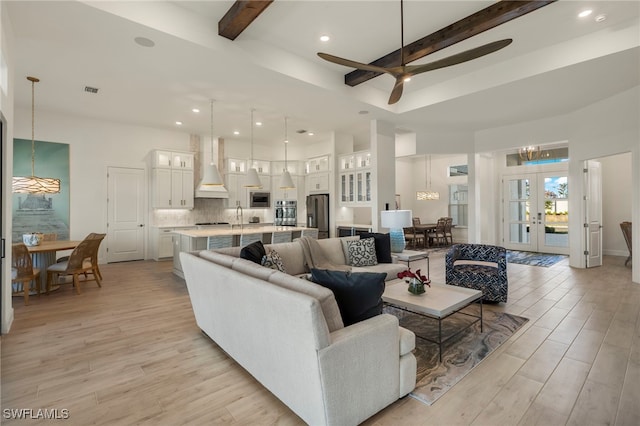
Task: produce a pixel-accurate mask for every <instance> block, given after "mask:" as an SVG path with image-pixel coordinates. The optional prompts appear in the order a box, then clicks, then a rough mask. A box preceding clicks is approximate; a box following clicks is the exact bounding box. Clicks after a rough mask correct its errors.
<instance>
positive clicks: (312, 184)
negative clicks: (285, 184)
mask: <svg viewBox="0 0 640 426" xmlns="http://www.w3.org/2000/svg"><path fill="white" fill-rule="evenodd" d="M329 175H330V174H329V172H324V173H311V174H309V175H307V177H306V181H307V193H309V194H314V193H325V192H327V191H329Z"/></svg>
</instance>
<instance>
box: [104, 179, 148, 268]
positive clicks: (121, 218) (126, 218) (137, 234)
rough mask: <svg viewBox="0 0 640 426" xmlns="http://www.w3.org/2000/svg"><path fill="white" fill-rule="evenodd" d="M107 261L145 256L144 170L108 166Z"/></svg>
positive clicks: (142, 257) (121, 260) (127, 259)
mask: <svg viewBox="0 0 640 426" xmlns="http://www.w3.org/2000/svg"><path fill="white" fill-rule="evenodd" d="M107 193H108V197H109V198H108V200H107V210H108V214H107V220H108V223H107V229H108V231H107V240H106V241H107V262H109V263H110V262H124V261H129V260H141V259H144V219H143V218H144V194H145V186H144V170H143V169H128V168H120V167H109V168H108V173H107Z"/></svg>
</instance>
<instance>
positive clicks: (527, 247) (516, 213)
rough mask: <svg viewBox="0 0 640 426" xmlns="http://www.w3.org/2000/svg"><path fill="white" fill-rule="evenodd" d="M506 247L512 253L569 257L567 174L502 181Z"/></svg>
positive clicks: (504, 240) (525, 176)
mask: <svg viewBox="0 0 640 426" xmlns="http://www.w3.org/2000/svg"><path fill="white" fill-rule="evenodd" d="M502 180H503V200H504V211H503V222H504V229H503V235H504V237H503V245H504V246H505V247H506V248H508V249H510V250H521V251H533V252H541V253H556V254H568V253H569V234H568V229H569V212H568V209H569V199H568V195H569V194H568V185H567V174H566V173H565V172H545V173H526V174H519V175H508V176H504V177H503V179H502Z"/></svg>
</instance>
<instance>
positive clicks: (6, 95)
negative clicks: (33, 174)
mask: <svg viewBox="0 0 640 426" xmlns="http://www.w3.org/2000/svg"><path fill="white" fill-rule="evenodd" d="M12 40H13V30H12V28H11V23H10V22H9V17H8V16H7V13H6V8H5V7H4V4H3V2H1V1H0V78H1V79H2V82H1V83H0V116H2V118H4V120H5V121H4V123H3V131H4V135H3V141H2V147H0V149H2V185H3V188H2V200H1V202H2V221H1V222H2V237H3V238H5V241H7V242H6V243H5V244H6V246H5V250H6V251H7V252H8V254H9V255H8V256H6V257H5V258H4V259H2V260H0V262H2V268H1V271H2V276H1V277H0V282H1V288H0V291H2V307H1V309H2V318H0V322H1V323H2V324H1V329H2V330H1V331H2V334H5V333H7V332H9V329H10V328H11V323H12V322H13V307H12V306H11V263H10V262H11V259H10V256H11V250H10V249H9V243H8V242H9V241H11V220H12V213H11V212H12V202H11V176H13V161H12V158H13V143H8V142H9V141H12V140H13V137H14V136H13V116H14V108H13V94H14V90H13V84H14V81H15V76H14V66H13V52H12V49H11V46H13V43H12Z"/></svg>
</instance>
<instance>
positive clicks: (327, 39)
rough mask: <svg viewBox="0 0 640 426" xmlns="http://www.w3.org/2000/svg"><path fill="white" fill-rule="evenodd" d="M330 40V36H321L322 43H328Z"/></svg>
mask: <svg viewBox="0 0 640 426" xmlns="http://www.w3.org/2000/svg"><path fill="white" fill-rule="evenodd" d="M329 40H331V37H329V36H328V35H326V34H325V35H321V36H320V41H322V42H327V41H329Z"/></svg>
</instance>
